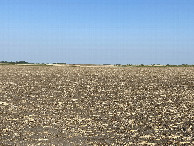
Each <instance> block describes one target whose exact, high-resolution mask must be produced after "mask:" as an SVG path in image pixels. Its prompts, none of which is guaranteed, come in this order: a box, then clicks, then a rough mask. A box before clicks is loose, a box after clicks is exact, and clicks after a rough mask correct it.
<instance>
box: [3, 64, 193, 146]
mask: <svg viewBox="0 0 194 146" xmlns="http://www.w3.org/2000/svg"><path fill="white" fill-rule="evenodd" d="M193 99H194V68H193V67H187V68H186V67H185V68H184V67H172V68H171V67H127V68H122V67H94V68H93V67H90V68H87V67H51V66H39V67H32V66H12V65H10V66H0V145H61V146H62V145H94V144H96V145H193V144H194V143H193V140H194V139H193V136H194V135H193V123H194V108H193V107H194V101H193Z"/></svg>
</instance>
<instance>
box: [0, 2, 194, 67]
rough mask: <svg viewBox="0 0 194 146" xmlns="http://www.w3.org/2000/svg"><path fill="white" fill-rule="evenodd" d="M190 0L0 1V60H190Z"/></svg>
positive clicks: (193, 30)
mask: <svg viewBox="0 0 194 146" xmlns="http://www.w3.org/2000/svg"><path fill="white" fill-rule="evenodd" d="M193 34H194V1H193V0H187V1H182V0H170V1H169V0H157V1H156V0H147V1H145V0H106V1H105V0H93V1H91V0H84V1H83V0H55V1H53V0H47V1H40V0H33V1H31V0H9V1H7V0H1V1H0V61H21V60H23V61H27V62H34V63H37V62H39V63H41V62H43V63H54V62H65V63H68V64H194V59H193V56H194V41H193V40H194V35H193Z"/></svg>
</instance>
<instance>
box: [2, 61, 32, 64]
mask: <svg viewBox="0 0 194 146" xmlns="http://www.w3.org/2000/svg"><path fill="white" fill-rule="evenodd" d="M0 63H7V64H29V63H28V62H26V61H15V62H13V61H0Z"/></svg>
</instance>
